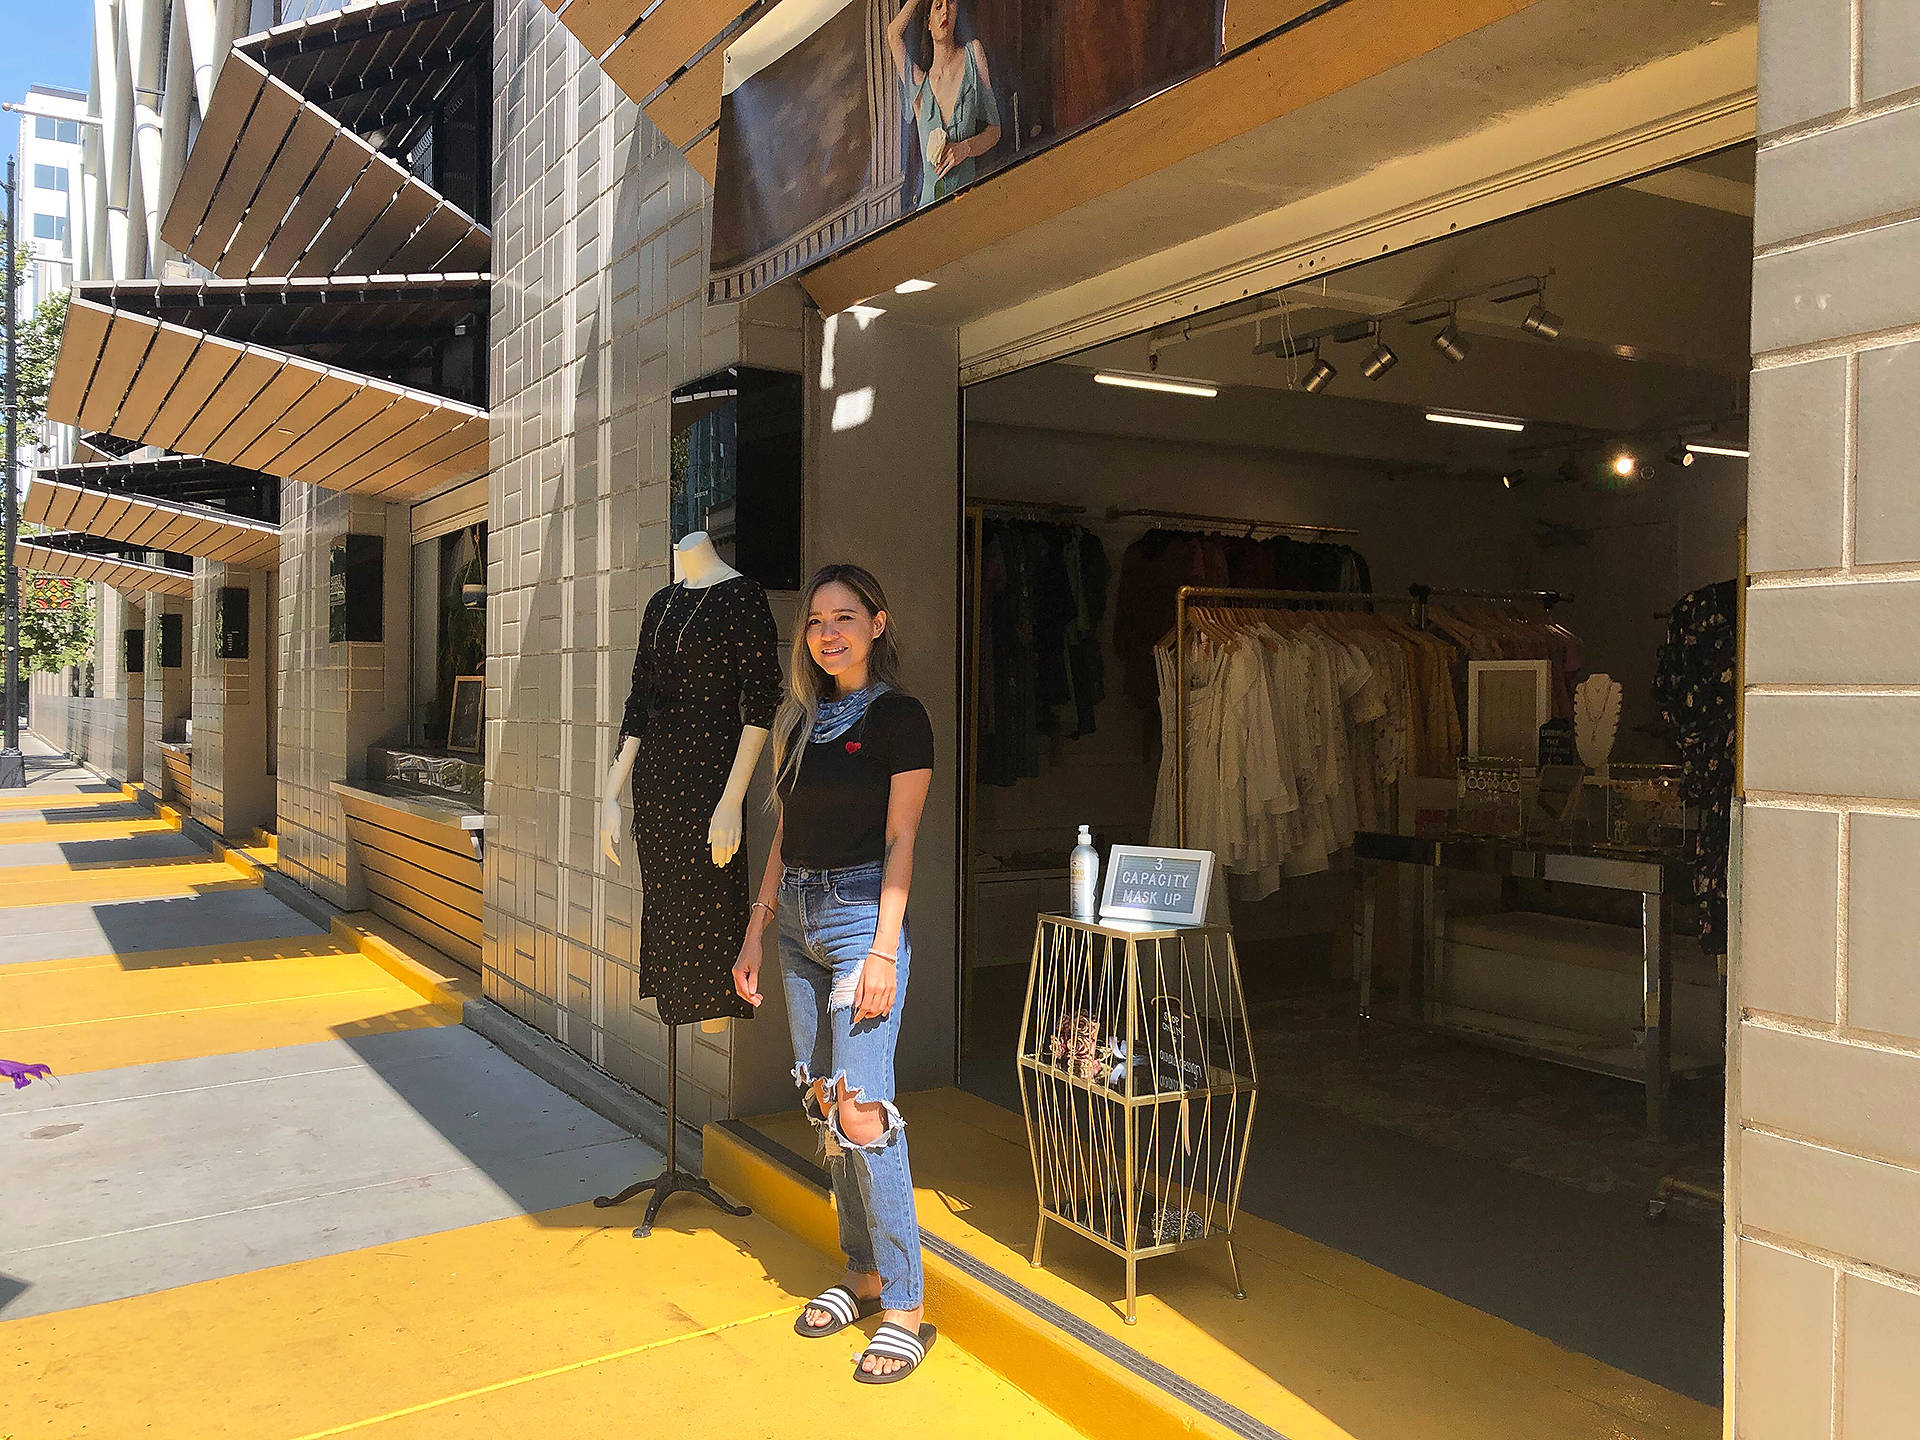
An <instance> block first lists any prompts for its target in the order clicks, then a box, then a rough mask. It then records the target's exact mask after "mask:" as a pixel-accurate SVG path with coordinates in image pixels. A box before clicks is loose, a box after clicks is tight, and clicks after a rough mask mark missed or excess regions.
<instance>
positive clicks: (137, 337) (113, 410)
mask: <svg viewBox="0 0 1920 1440" xmlns="http://www.w3.org/2000/svg"><path fill="white" fill-rule="evenodd" d="M159 329H160V322H159V321H158V320H149V319H148V318H147V317H146V316H144V315H131V314H129V313H127V312H126V311H124V310H116V311H115V312H114V315H113V328H112V329H111V330H109V331H108V332H107V341H106V344H105V345H103V346H101V347H100V363H99V365H98V366H97V367H96V368H95V369H94V372H93V383H92V384H91V385H89V386H88V387H87V399H86V403H85V404H84V405H82V406H81V407H80V425H81V428H83V429H86V430H106V431H110V432H111V433H113V434H115V435H121V434H123V432H122V431H120V430H118V429H116V428H115V426H114V422H113V417H114V416H115V415H117V414H118V413H119V411H120V402H121V401H123V400H125V399H126V398H127V391H128V390H129V389H130V388H131V387H132V385H133V377H134V376H136V375H138V374H139V373H140V360H141V358H142V357H143V356H144V355H145V354H146V353H147V346H148V345H150V344H152V343H153V337H154V335H155V334H156V333H157V332H158V331H159ZM139 433H140V432H139V431H137V430H136V431H135V432H134V433H133V434H132V435H128V436H126V437H125V438H127V439H129V440H131V439H136V438H138V436H139Z"/></svg>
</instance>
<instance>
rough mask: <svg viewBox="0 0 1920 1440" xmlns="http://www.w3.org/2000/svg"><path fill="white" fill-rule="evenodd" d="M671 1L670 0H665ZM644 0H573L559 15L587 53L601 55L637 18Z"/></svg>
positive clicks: (561, 21) (644, 3) (644, 4)
mask: <svg viewBox="0 0 1920 1440" xmlns="http://www.w3.org/2000/svg"><path fill="white" fill-rule="evenodd" d="M666 3H667V4H672V3H673V0H666ZM646 8H647V6H646V0H573V4H571V5H569V6H568V7H567V8H566V11H565V13H563V14H562V15H561V16H560V23H561V24H562V25H564V26H566V27H567V29H568V31H569V32H571V33H572V35H573V38H574V39H576V40H578V41H579V42H580V47H581V48H582V49H583V50H585V51H586V52H587V53H588V54H589V55H593V56H596V57H597V56H600V55H603V54H605V53H606V49H607V47H608V46H609V45H611V44H613V42H614V41H616V40H618V39H619V38H620V37H621V36H622V35H624V34H626V32H627V29H628V27H630V26H631V25H632V24H633V22H634V21H636V20H638V19H639V18H640V14H641V12H642V11H643V10H645V9H646Z"/></svg>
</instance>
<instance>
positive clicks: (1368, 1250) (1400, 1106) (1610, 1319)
mask: <svg viewBox="0 0 1920 1440" xmlns="http://www.w3.org/2000/svg"><path fill="white" fill-rule="evenodd" d="M1322 938H1323V940H1325V939H1326V938H1327V937H1322ZM1330 961H1331V957H1330V955H1329V956H1328V957H1327V963H1323V964H1320V965H1290V966H1288V967H1286V973H1287V975H1288V977H1289V978H1288V979H1287V980H1285V981H1273V980H1267V981H1264V982H1263V981H1262V980H1261V979H1259V978H1258V977H1256V976H1255V975H1252V974H1249V976H1248V978H1247V983H1248V987H1249V995H1248V1000H1249V1005H1250V1008H1251V1013H1252V1019H1253V1025H1254V1033H1255V1043H1256V1056H1257V1059H1258V1062H1259V1077H1260V1097H1259V1108H1258V1112H1257V1115H1256V1118H1255V1122H1254V1133H1253V1142H1252V1146H1251V1151H1250V1156H1249V1159H1248V1164H1247V1174H1246V1182H1245V1188H1244V1190H1243V1194H1242V1208H1243V1209H1244V1210H1246V1211H1248V1212H1250V1213H1252V1214H1254V1215H1257V1216H1259V1217H1260V1218H1262V1219H1264V1220H1268V1221H1271V1222H1272V1223H1274V1224H1277V1225H1280V1226H1283V1227H1285V1228H1287V1229H1289V1230H1292V1231H1295V1232H1297V1233H1299V1234H1301V1235H1304V1236H1306V1237H1307V1238H1309V1239H1311V1240H1315V1241H1318V1242H1320V1243H1322V1244H1325V1245H1329V1246H1332V1247H1333V1248H1335V1249H1338V1250H1341V1251H1344V1252H1346V1253H1348V1254H1351V1255H1354V1256H1356V1257H1358V1258H1360V1259H1362V1260H1365V1261H1367V1262H1369V1263H1371V1264H1373V1265H1377V1266H1379V1267H1380V1268H1381V1269H1384V1270H1387V1271H1389V1272H1391V1273H1392V1274H1395V1275H1398V1276H1400V1277H1401V1278H1403V1279H1406V1280H1409V1281H1412V1282H1414V1283H1416V1284H1419V1285H1424V1286H1426V1287H1428V1288H1430V1289H1432V1290H1435V1291H1437V1292H1439V1293H1440V1294H1443V1295H1446V1296H1448V1297H1449V1298H1451V1299H1454V1300H1457V1301H1460V1302H1461V1303H1463V1304H1467V1305H1471V1306H1473V1307H1475V1308H1476V1309H1479V1310H1482V1311H1485V1312H1486V1313H1488V1314H1491V1315H1494V1316H1497V1317H1499V1318H1501V1319H1503V1320H1506V1321H1509V1322H1510V1323H1512V1324H1515V1325H1518V1326H1520V1327H1522V1328H1523V1329H1526V1330H1529V1331H1532V1332H1533V1333H1535V1334H1538V1335H1541V1336H1544V1337H1545V1338H1547V1339H1549V1340H1552V1341H1554V1342H1555V1343H1557V1344H1560V1345H1562V1346H1565V1347H1566V1348H1567V1349H1569V1350H1572V1351H1575V1352H1577V1353H1580V1354H1584V1355H1587V1356H1591V1357H1592V1358H1594V1359H1597V1360H1600V1361H1603V1362H1605V1363H1607V1364H1609V1365H1613V1366H1616V1367H1617V1368H1619V1369H1621V1370H1625V1371H1627V1372H1629V1373H1630V1374H1633V1375H1637V1376H1640V1377H1641V1378H1643V1379H1646V1380H1650V1381H1653V1382H1654V1383H1656V1384H1658V1385H1662V1386H1665V1387H1666V1388H1668V1389H1670V1390H1674V1391H1677V1392H1678V1393H1680V1394H1683V1395H1686V1396H1689V1397H1691V1398H1693V1399H1696V1400H1699V1401H1701V1402H1703V1403H1705V1404H1709V1405H1718V1404H1719V1403H1720V1400H1721V1341H1722V1318H1721V1230H1720V1215H1719V1211H1718V1209H1717V1208H1715V1207H1713V1206H1711V1205H1706V1204H1701V1203H1698V1202H1692V1201H1687V1200H1676V1201H1675V1202H1674V1204H1673V1205H1672V1207H1671V1208H1670V1209H1669V1210H1668V1212H1667V1214H1666V1217H1665V1219H1664V1220H1662V1221H1661V1222H1660V1223H1657V1224H1656V1223H1650V1222H1649V1221H1648V1219H1647V1202H1648V1200H1649V1198H1650V1197H1651V1196H1652V1195H1653V1194H1654V1192H1655V1189H1656V1187H1657V1186H1658V1184H1659V1182H1660V1180H1661V1178H1662V1177H1663V1176H1667V1175H1675V1176H1678V1177H1679V1178H1681V1179H1684V1180H1689V1181H1692V1182H1694V1183H1697V1184H1702V1185H1706V1186H1709V1187H1712V1188H1714V1189H1718V1187H1719V1185H1720V1178H1721V1124H1722V1119H1721V1117H1722V1114H1723V1093H1722V1088H1721V1085H1720V1083H1719V1081H1718V1079H1717V1078H1716V1079H1713V1080H1703V1081H1695V1082H1692V1083H1685V1082H1681V1083H1677V1084H1676V1088H1675V1095H1674V1104H1673V1117H1672V1121H1671V1124H1670V1126H1669V1133H1668V1137H1667V1138H1666V1139H1664V1140H1653V1139H1650V1138H1648V1137H1647V1136H1646V1134H1645V1131H1644V1128H1643V1118H1644V1109H1645V1106H1644V1099H1643V1093H1644V1092H1642V1091H1641V1089H1640V1088H1639V1087H1638V1086H1634V1085H1631V1084H1627V1083H1624V1082H1622V1081H1619V1080H1615V1079H1610V1078H1607V1077H1603V1076H1596V1075H1589V1074H1585V1073H1583V1072H1580V1071H1576V1070H1571V1069H1567V1068H1564V1067H1561V1066H1556V1065H1550V1064H1546V1063H1543V1062H1541V1061H1537V1060H1532V1059H1527V1058H1524V1057H1521V1056H1517V1055H1510V1054H1507V1053H1504V1052H1501V1051H1497V1050H1491V1049H1487V1048H1484V1047H1480V1046H1476V1045H1472V1044H1469V1043H1464V1042H1462V1041H1459V1040H1455V1039H1451V1038H1447V1037H1443V1036H1437V1035H1432V1034H1428V1033H1425V1032H1421V1031H1416V1030H1412V1029H1408V1028H1404V1027H1399V1026H1392V1025H1386V1024H1379V1025H1376V1027H1375V1029H1374V1031H1373V1033H1372V1035H1371V1037H1370V1039H1369V1040H1368V1043H1367V1045H1366V1047H1365V1048H1364V1050H1363V1049H1362V1048H1361V1047H1360V1046H1359V1044H1358V1043H1357V1036H1356V1026H1355V1021H1354V1018H1353V1017H1354V1014H1355V1006H1354V997H1353V993H1352V991H1351V989H1348V988H1346V987H1343V986H1339V985H1336V984H1333V983H1331V982H1328V981H1326V980H1324V979H1317V980H1316V979H1309V978H1304V977H1307V976H1313V975H1317V976H1321V977H1324V976H1326V975H1328V974H1329V973H1330V971H1331V964H1330ZM1025 984H1026V971H1025V969H1024V967H1020V966H996V967H988V968H981V969H977V970H975V972H974V977H973V1013H972V1029H971V1048H970V1050H969V1052H968V1053H967V1054H966V1055H964V1056H963V1057H962V1061H961V1071H960V1088H961V1089H963V1090H966V1091H969V1092H970V1093H972V1094H974V1095H976V1096H979V1097H980V1098H982V1099H985V1100H989V1101H992V1102H993V1103H995V1104H997V1105H1001V1106H1004V1107H1006V1108H1007V1109H1010V1110H1012V1111H1014V1112H1016V1113H1017V1112H1018V1111H1019V1109H1020V1095H1019V1088H1018V1083H1017V1081H1016V1079H1015V1071H1014V1063H1013V1055H1014V1050H1015V1040H1016V1037H1017V1034H1018V1027H1019V1016H1020V1007H1021V1003H1022V1000H1023V998H1024V993H1025Z"/></svg>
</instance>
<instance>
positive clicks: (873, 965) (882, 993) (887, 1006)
mask: <svg viewBox="0 0 1920 1440" xmlns="http://www.w3.org/2000/svg"><path fill="white" fill-rule="evenodd" d="M893 968H894V967H893V961H891V960H882V959H881V958H880V957H879V956H878V955H875V954H874V953H873V952H872V951H868V952H867V961H866V964H864V965H862V966H861V967H860V983H859V985H858V986H856V987H855V988H854V992H853V1019H854V1023H855V1024H858V1023H859V1022H860V1021H862V1020H867V1019H878V1018H879V1017H880V1016H882V1015H886V1014H889V1013H891V1011H892V1010H893V996H894V989H895V983H896V980H895V976H894V973H893Z"/></svg>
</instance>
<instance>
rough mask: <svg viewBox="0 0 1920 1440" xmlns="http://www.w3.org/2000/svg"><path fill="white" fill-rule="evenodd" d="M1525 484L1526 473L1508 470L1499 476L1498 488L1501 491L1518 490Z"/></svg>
mask: <svg viewBox="0 0 1920 1440" xmlns="http://www.w3.org/2000/svg"><path fill="white" fill-rule="evenodd" d="M1526 483H1527V472H1526V471H1524V470H1508V471H1506V472H1504V473H1503V474H1502V475H1501V476H1500V488H1501V489H1502V490H1518V489H1519V488H1520V487H1521V486H1522V485H1524V484H1526Z"/></svg>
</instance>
